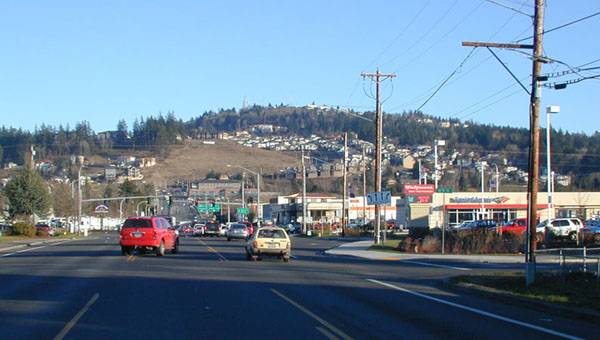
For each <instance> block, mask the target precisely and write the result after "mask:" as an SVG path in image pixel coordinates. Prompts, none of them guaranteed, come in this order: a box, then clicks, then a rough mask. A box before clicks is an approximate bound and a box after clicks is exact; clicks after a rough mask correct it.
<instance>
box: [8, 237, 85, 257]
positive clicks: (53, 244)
mask: <svg viewBox="0 0 600 340" xmlns="http://www.w3.org/2000/svg"><path fill="white" fill-rule="evenodd" d="M72 241H76V240H68V241H63V242H57V243H52V244H46V245H43V246H40V247H32V248H27V249H21V250H19V251H15V252H12V253H8V254H2V255H0V257H8V256H12V255H15V254H19V253H24V252H26V251H32V250H37V249H42V248H46V247H51V246H57V245H59V244H64V243H67V242H72Z"/></svg>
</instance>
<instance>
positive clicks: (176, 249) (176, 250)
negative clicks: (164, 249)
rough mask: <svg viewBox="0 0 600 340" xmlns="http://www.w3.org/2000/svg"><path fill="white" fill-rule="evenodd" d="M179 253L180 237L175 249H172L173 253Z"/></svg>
mask: <svg viewBox="0 0 600 340" xmlns="http://www.w3.org/2000/svg"><path fill="white" fill-rule="evenodd" d="M177 253H179V239H177V240H175V247H173V250H171V254H177Z"/></svg>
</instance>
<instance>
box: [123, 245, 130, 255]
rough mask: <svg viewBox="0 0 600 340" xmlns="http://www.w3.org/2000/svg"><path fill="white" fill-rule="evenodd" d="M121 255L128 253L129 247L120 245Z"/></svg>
mask: <svg viewBox="0 0 600 340" xmlns="http://www.w3.org/2000/svg"><path fill="white" fill-rule="evenodd" d="M121 255H123V256H125V255H129V247H127V246H121Z"/></svg>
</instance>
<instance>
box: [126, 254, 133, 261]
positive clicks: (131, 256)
mask: <svg viewBox="0 0 600 340" xmlns="http://www.w3.org/2000/svg"><path fill="white" fill-rule="evenodd" d="M133 261H135V256H133V255H127V262H133Z"/></svg>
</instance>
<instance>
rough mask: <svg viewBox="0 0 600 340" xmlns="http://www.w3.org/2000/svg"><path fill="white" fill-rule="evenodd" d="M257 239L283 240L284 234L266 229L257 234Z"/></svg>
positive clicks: (280, 231)
mask: <svg viewBox="0 0 600 340" xmlns="http://www.w3.org/2000/svg"><path fill="white" fill-rule="evenodd" d="M258 238H285V234H284V233H283V231H282V230H276V229H266V230H261V231H260V233H258Z"/></svg>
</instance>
